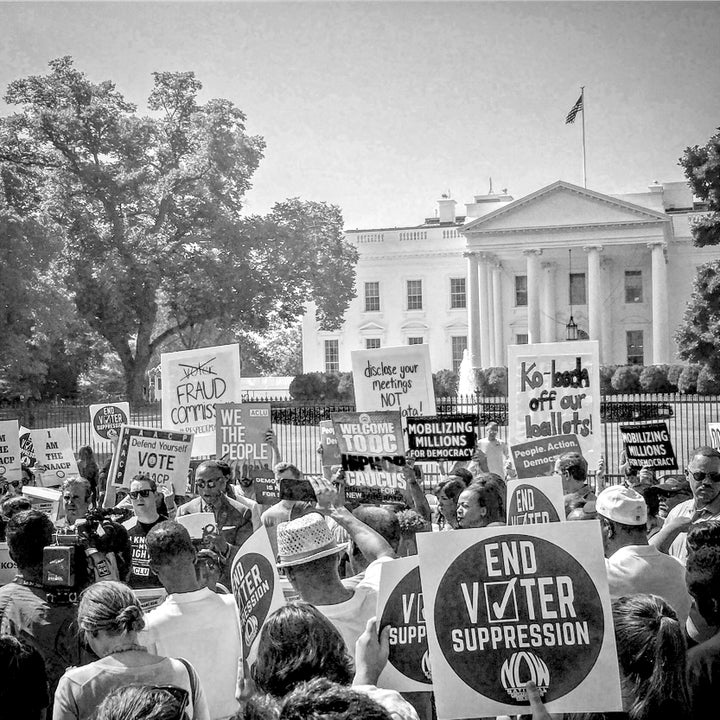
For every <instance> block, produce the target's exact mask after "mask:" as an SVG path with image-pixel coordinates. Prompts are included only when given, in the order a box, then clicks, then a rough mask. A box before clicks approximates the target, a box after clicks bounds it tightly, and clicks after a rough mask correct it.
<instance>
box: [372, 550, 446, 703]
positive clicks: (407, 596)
mask: <svg viewBox="0 0 720 720" xmlns="http://www.w3.org/2000/svg"><path fill="white" fill-rule="evenodd" d="M418 563H419V561H418V557H417V555H414V556H412V557H407V558H400V559H399V560H393V561H391V562H385V563H383V564H382V567H381V570H380V588H379V590H378V611H377V617H378V618H380V623H379V629H380V630H382V629H383V628H384V627H386V626H388V625H389V626H390V656H389V658H388V663H387V665H386V666H385V669H384V670H383V671H382V674H381V675H380V678H379V680H378V687H383V688H390V689H391V690H397V691H398V692H418V691H419V692H423V691H424V692H431V691H432V689H433V686H432V676H431V674H430V654H429V651H428V643H427V627H426V625H425V607H424V604H423V594H422V588H421V586H420V568H419V565H418Z"/></svg>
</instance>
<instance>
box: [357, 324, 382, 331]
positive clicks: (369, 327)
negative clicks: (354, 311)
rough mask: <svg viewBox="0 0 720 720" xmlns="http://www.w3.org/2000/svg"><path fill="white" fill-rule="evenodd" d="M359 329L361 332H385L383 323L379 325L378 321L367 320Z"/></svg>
mask: <svg viewBox="0 0 720 720" xmlns="http://www.w3.org/2000/svg"><path fill="white" fill-rule="evenodd" d="M358 330H360V332H384V331H385V328H384V327H383V326H382V325H378V324H377V323H376V322H367V323H365V324H364V325H361V326H360V327H359V328H358Z"/></svg>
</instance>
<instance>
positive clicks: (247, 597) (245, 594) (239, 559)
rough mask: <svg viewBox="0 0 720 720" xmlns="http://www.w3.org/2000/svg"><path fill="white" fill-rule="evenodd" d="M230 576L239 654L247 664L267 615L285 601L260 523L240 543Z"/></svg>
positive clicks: (270, 546) (252, 655) (270, 547)
mask: <svg viewBox="0 0 720 720" xmlns="http://www.w3.org/2000/svg"><path fill="white" fill-rule="evenodd" d="M230 579H231V581H232V592H233V595H234V596H235V601H236V602H237V607H238V614H239V616H240V627H241V628H242V633H241V634H242V648H243V653H242V657H243V660H245V662H247V664H248V665H251V664H252V663H253V662H254V660H255V657H256V656H257V644H258V640H259V638H260V630H261V629H262V626H263V624H264V623H265V621H266V620H267V618H268V615H270V614H271V613H274V612H275V611H276V610H277V609H278V608H280V607H282V606H283V605H284V604H285V598H284V597H283V593H282V588H281V587H280V577H279V575H278V571H277V567H276V565H275V559H274V557H273V550H272V545H271V544H270V538H269V537H268V534H267V530H266V529H265V528H264V527H262V528H260V529H259V530H258V531H257V532H255V533H254V534H253V535H252V537H250V538H249V539H248V540H247V541H246V542H244V543H243V546H242V548H241V549H240V550H239V552H238V553H237V555H236V556H235V558H234V560H233V564H232V570H231V571H230Z"/></svg>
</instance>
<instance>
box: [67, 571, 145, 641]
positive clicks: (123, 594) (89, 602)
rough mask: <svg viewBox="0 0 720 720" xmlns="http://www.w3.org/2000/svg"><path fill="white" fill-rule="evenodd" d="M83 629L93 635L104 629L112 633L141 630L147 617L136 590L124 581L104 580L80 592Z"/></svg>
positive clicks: (79, 612)
mask: <svg viewBox="0 0 720 720" xmlns="http://www.w3.org/2000/svg"><path fill="white" fill-rule="evenodd" d="M78 624H79V625H80V629H81V630H84V631H85V632H86V633H90V634H92V635H94V634H96V633H97V632H98V631H99V630H104V631H105V632H107V633H109V634H111V635H122V633H126V632H127V633H129V632H137V631H139V630H142V629H143V628H144V627H145V618H144V617H143V609H142V608H141V607H140V602H139V601H138V599H137V598H136V597H135V593H134V592H133V591H132V590H131V589H130V588H129V587H128V586H127V585H125V584H124V583H121V582H115V581H114V580H103V581H101V582H97V583H95V584H94V585H91V586H90V587H89V588H87V589H86V590H84V591H83V593H82V595H81V596H80V606H79V607H78Z"/></svg>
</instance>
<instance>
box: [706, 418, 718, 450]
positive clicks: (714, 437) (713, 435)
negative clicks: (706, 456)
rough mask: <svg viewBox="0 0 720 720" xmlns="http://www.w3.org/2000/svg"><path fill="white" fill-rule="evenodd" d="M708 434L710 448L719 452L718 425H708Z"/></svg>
mask: <svg viewBox="0 0 720 720" xmlns="http://www.w3.org/2000/svg"><path fill="white" fill-rule="evenodd" d="M708 434H709V435H710V445H711V447H714V448H715V449H716V450H720V423H708Z"/></svg>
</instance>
